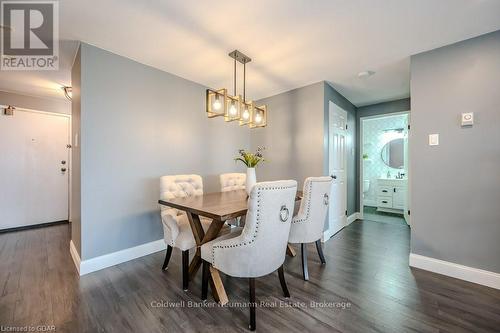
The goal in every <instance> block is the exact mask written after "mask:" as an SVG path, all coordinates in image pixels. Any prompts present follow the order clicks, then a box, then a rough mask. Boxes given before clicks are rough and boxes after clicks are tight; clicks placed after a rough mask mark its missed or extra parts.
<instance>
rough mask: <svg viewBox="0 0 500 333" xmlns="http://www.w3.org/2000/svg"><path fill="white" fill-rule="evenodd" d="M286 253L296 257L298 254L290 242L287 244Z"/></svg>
mask: <svg viewBox="0 0 500 333" xmlns="http://www.w3.org/2000/svg"><path fill="white" fill-rule="evenodd" d="M286 254H288V255H289V256H290V257H295V256H296V255H297V253H296V252H295V250H294V248H293V247H292V246H291V245H290V244H287V245H286Z"/></svg>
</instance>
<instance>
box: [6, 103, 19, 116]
mask: <svg viewBox="0 0 500 333" xmlns="http://www.w3.org/2000/svg"><path fill="white" fill-rule="evenodd" d="M15 109H16V108H15V107H13V106H12V105H8V106H7V107H6V108H4V109H3V114H4V115H6V116H13V115H14V110H15Z"/></svg>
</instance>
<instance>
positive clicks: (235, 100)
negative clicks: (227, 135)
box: [206, 50, 267, 128]
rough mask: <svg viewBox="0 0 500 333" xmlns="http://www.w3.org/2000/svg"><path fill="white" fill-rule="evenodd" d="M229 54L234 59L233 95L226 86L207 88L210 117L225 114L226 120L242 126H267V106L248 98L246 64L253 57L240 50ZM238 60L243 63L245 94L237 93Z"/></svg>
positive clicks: (208, 114)
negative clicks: (215, 88) (217, 88)
mask: <svg viewBox="0 0 500 333" xmlns="http://www.w3.org/2000/svg"><path fill="white" fill-rule="evenodd" d="M229 56H230V57H231V58H233V59H234V86H233V89H234V90H233V95H229V94H228V92H227V89H225V88H223V89H219V90H213V89H207V93H206V102H207V110H206V111H207V116H208V118H214V117H219V116H223V117H224V120H225V121H228V122H229V121H238V122H239V124H240V126H245V125H248V127H250V128H257V127H265V126H266V125H267V108H266V106H265V105H262V106H256V105H255V104H254V102H253V101H251V100H248V101H247V99H246V91H245V89H246V82H245V80H246V64H247V63H249V62H250V61H252V59H250V58H249V57H248V56H246V55H244V54H243V53H241V52H240V51H238V50H234V51H233V52H231V53H229ZM236 62H239V63H241V64H243V96H241V95H237V94H236Z"/></svg>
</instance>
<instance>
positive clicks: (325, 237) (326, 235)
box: [321, 212, 361, 243]
mask: <svg viewBox="0 0 500 333" xmlns="http://www.w3.org/2000/svg"><path fill="white" fill-rule="evenodd" d="M360 218H361V213H359V212H356V213H353V214H351V215H349V216H348V217H347V223H346V225H345V226H344V227H343V228H342V229H344V228H345V227H347V226H348V225H349V224H351V223H352V222H354V221H356V220H358V219H360ZM342 229H340V230H339V231H337V232H340V231H341V230H342ZM337 232H333V231H330V230H326V231H324V232H323V238H321V242H323V243H324V242H326V241H327V240H329V239H330V238H331V237H332V236H333V235H335V234H336V233H337Z"/></svg>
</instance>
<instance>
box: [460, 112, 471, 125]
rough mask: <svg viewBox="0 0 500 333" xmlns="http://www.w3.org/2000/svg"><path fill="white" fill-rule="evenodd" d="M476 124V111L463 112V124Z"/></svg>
mask: <svg viewBox="0 0 500 333" xmlns="http://www.w3.org/2000/svg"><path fill="white" fill-rule="evenodd" d="M472 125H474V113H473V112H467V113H462V126H472Z"/></svg>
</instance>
